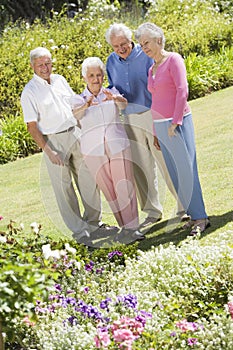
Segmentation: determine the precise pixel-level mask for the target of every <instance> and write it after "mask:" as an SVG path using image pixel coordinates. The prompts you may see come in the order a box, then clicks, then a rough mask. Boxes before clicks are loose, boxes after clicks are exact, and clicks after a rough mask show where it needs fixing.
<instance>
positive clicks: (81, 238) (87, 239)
mask: <svg viewBox="0 0 233 350" xmlns="http://www.w3.org/2000/svg"><path fill="white" fill-rule="evenodd" d="M73 237H74V239H75V240H76V241H77V242H78V243H80V244H84V245H86V246H91V245H92V241H91V236H90V233H89V232H88V231H87V230H83V231H82V232H80V233H77V234H74V235H73Z"/></svg>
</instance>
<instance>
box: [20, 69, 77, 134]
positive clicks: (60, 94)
mask: <svg viewBox="0 0 233 350" xmlns="http://www.w3.org/2000/svg"><path fill="white" fill-rule="evenodd" d="M50 79H51V80H50V84H48V82H47V81H46V80H44V79H42V78H40V77H39V76H38V75H36V74H34V76H33V78H32V79H31V80H30V81H29V82H28V83H27V85H26V86H25V88H24V90H23V92H22V95H21V105H22V109H23V114H24V121H25V122H26V123H28V122H37V123H38V127H39V130H40V131H41V132H42V134H43V135H48V134H55V133H57V132H60V131H64V130H67V129H69V128H70V127H71V126H75V125H77V121H76V119H75V117H74V116H73V113H72V108H71V98H72V96H73V95H74V94H75V93H74V91H73V90H72V89H71V87H70V86H69V84H68V82H67V81H66V79H65V78H64V77H63V76H61V75H59V74H51V76H50Z"/></svg>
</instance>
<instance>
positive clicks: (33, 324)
mask: <svg viewBox="0 0 233 350" xmlns="http://www.w3.org/2000/svg"><path fill="white" fill-rule="evenodd" d="M22 321H23V323H25V324H26V325H28V326H30V327H33V326H35V324H36V322H33V321H30V319H29V317H28V316H25V317H24V318H23V320H22Z"/></svg>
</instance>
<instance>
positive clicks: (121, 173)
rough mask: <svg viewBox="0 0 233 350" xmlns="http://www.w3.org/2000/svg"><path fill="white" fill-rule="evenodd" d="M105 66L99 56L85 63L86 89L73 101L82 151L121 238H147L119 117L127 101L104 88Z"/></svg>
mask: <svg viewBox="0 0 233 350" xmlns="http://www.w3.org/2000/svg"><path fill="white" fill-rule="evenodd" d="M104 73H105V65H104V63H103V62H102V61H101V60H100V59H99V58H98V57H88V58H86V59H85V60H84V61H83V64H82V75H83V78H84V80H85V82H86V83H87V86H86V88H85V90H84V91H83V92H82V94H80V95H76V97H75V98H74V99H73V102H72V104H73V107H74V115H75V116H76V118H77V119H78V120H79V123H80V126H81V139H80V145H81V152H82V154H83V157H84V161H85V163H86V165H87V167H88V168H89V170H90V172H91V174H92V175H93V177H94V178H95V181H96V183H97V184H98V186H99V188H100V190H102V192H103V194H104V195H105V198H106V200H107V201H108V203H109V206H110V208H111V209H112V211H113V213H114V216H115V218H116V221H117V223H118V225H119V226H120V227H121V231H120V232H119V234H118V237H117V239H119V240H121V238H124V237H126V238H127V240H132V241H133V240H138V239H143V238H145V237H144V235H143V234H142V233H141V232H140V231H138V230H137V229H138V226H139V220H138V209H137V199H136V192H135V184H134V176H133V168H132V160H131V152H130V143H129V140H128V137H127V135H126V132H125V129H124V127H123V125H122V124H121V121H120V118H119V109H123V108H125V107H126V105H127V100H126V99H125V98H124V97H123V96H122V95H120V93H119V92H118V91H117V89H115V88H114V87H113V88H111V89H104V88H103V86H102V85H103V80H104Z"/></svg>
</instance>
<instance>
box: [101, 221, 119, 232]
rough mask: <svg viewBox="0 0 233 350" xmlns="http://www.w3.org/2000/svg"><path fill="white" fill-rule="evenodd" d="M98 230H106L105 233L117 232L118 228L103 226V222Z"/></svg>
mask: <svg viewBox="0 0 233 350" xmlns="http://www.w3.org/2000/svg"><path fill="white" fill-rule="evenodd" d="M99 229H104V230H107V231H118V230H119V227H117V226H110V225H108V224H105V223H104V222H101V223H100V224H99Z"/></svg>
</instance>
